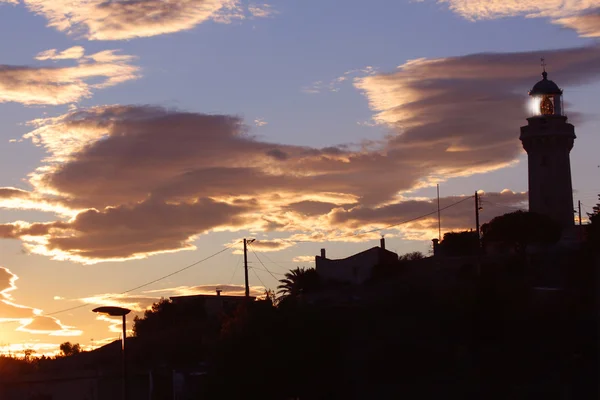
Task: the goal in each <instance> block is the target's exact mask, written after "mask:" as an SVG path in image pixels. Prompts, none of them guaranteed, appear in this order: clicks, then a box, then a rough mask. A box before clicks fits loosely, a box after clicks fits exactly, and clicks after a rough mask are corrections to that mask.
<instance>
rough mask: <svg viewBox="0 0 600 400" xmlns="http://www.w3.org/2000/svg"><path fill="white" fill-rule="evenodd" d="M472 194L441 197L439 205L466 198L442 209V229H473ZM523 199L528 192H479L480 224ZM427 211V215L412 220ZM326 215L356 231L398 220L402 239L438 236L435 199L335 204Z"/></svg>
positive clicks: (519, 204) (334, 223)
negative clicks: (369, 204) (367, 204)
mask: <svg viewBox="0 0 600 400" xmlns="http://www.w3.org/2000/svg"><path fill="white" fill-rule="evenodd" d="M471 198H472V196H449V197H443V198H441V199H440V207H441V208H442V209H443V208H446V207H448V206H451V205H452V204H455V203H458V202H460V201H462V200H466V201H462V202H461V203H459V204H456V205H455V206H452V207H449V208H446V209H445V210H443V211H442V212H441V216H442V217H441V221H442V226H443V229H444V231H446V232H447V231H462V230H468V229H474V227H475V212H474V205H473V201H471V200H468V199H471ZM526 203H527V193H515V192H512V191H510V190H505V191H502V192H500V193H481V204H482V205H483V210H482V211H481V213H480V222H481V224H483V223H485V222H487V221H489V220H491V219H492V218H494V217H495V216H498V215H502V214H505V213H508V212H512V211H516V210H518V209H523V208H526V207H524V205H526ZM426 214H430V215H429V216H427V217H425V218H419V219H417V220H414V221H411V220H413V219H415V218H417V217H419V216H422V215H426ZM329 219H330V224H331V226H334V227H335V226H337V227H344V228H346V229H348V228H349V229H352V230H355V231H357V232H359V233H360V232H361V230H362V231H368V230H369V229H378V228H387V227H389V226H392V225H396V224H399V225H398V226H397V227H394V229H396V230H399V231H400V232H401V234H402V236H403V238H404V239H409V240H410V239H414V240H429V239H431V238H432V237H436V236H437V229H438V220H437V201H436V200H435V199H416V200H412V199H405V200H403V201H401V202H398V203H393V204H388V205H385V206H382V207H377V208H372V207H362V206H357V207H353V208H350V209H344V208H338V209H335V210H334V211H333V212H332V213H330V214H329ZM407 221H410V222H407ZM388 229H389V228H388ZM388 229H385V230H386V231H387V230H388Z"/></svg>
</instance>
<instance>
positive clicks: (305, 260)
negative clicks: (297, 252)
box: [292, 256, 315, 263]
mask: <svg viewBox="0 0 600 400" xmlns="http://www.w3.org/2000/svg"><path fill="white" fill-rule="evenodd" d="M292 261H293V262H297V263H314V262H315V256H298V257H294V258H293V259H292Z"/></svg>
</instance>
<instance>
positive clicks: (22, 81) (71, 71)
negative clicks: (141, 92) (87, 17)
mask: <svg viewBox="0 0 600 400" xmlns="http://www.w3.org/2000/svg"><path fill="white" fill-rule="evenodd" d="M73 49H75V50H73ZM38 59H40V60H50V59H52V60H66V59H76V65H73V66H66V67H56V66H51V67H31V66H15V65H0V103H3V102H17V103H22V104H27V105H40V104H48V105H58V104H68V103H73V102H77V101H79V100H81V99H83V98H87V97H90V96H91V94H92V91H93V90H94V89H102V88H106V87H110V86H114V85H117V84H119V83H123V82H126V81H129V80H132V79H136V78H138V77H139V68H138V67H136V66H133V65H131V62H132V61H133V57H132V56H127V55H119V54H117V53H116V52H115V51H113V50H107V51H102V52H100V53H96V54H91V55H89V56H84V55H83V49H82V48H80V47H75V48H73V47H72V48H70V49H67V50H65V51H63V52H57V51H56V50H54V49H52V50H48V51H46V52H43V53H40V54H38Z"/></svg>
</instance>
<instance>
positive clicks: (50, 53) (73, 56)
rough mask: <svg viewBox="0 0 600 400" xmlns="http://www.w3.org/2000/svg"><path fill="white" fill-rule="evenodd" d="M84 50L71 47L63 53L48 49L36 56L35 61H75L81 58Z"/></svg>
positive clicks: (79, 47) (78, 47)
mask: <svg viewBox="0 0 600 400" xmlns="http://www.w3.org/2000/svg"><path fill="white" fill-rule="evenodd" d="M84 54H85V49H84V48H83V47H81V46H73V47H70V48H68V49H66V50H63V51H58V50H56V49H50V50H46V51H42V52H41V53H39V54H38V55H37V56H35V59H36V60H77V59H80V58H81V57H83V55H84Z"/></svg>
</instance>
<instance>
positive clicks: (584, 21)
mask: <svg viewBox="0 0 600 400" xmlns="http://www.w3.org/2000/svg"><path fill="white" fill-rule="evenodd" d="M554 22H555V23H557V24H560V25H562V26H564V27H565V28H571V29H574V30H575V31H577V33H578V34H579V35H580V36H582V37H600V9H596V10H595V11H593V12H590V13H587V14H582V15H576V16H572V17H564V18H558V19H556V20H554Z"/></svg>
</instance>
